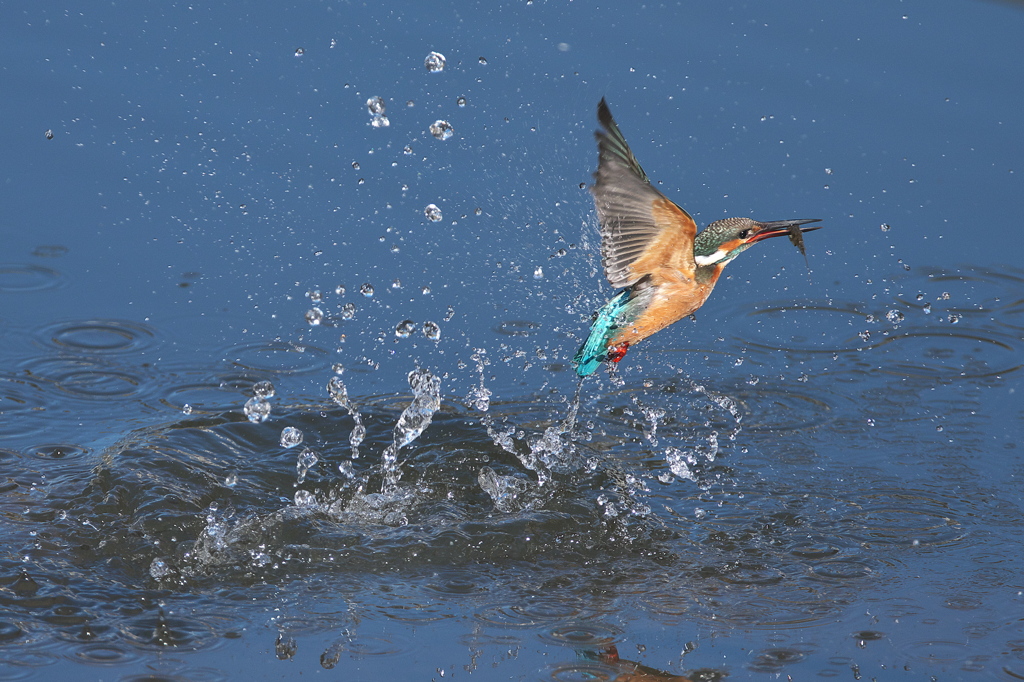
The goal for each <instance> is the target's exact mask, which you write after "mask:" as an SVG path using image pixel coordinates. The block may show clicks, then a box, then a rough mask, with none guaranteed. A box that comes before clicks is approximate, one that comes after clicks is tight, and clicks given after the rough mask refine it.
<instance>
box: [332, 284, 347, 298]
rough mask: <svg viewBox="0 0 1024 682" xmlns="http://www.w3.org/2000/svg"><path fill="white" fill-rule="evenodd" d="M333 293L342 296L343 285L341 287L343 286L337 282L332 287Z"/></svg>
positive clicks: (343, 293) (343, 292)
mask: <svg viewBox="0 0 1024 682" xmlns="http://www.w3.org/2000/svg"><path fill="white" fill-rule="evenodd" d="M334 293H335V294H337V295H338V296H344V295H345V287H343V286H341V285H340V284H339V285H338V286H336V287H334Z"/></svg>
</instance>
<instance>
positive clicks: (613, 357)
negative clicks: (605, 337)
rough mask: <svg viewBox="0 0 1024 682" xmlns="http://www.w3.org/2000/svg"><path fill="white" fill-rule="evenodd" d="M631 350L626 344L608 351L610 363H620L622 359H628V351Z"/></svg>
mask: <svg viewBox="0 0 1024 682" xmlns="http://www.w3.org/2000/svg"><path fill="white" fill-rule="evenodd" d="M627 350H629V344H628V343H624V344H622V345H621V346H616V347H615V348H612V349H610V350H609V351H608V362H618V361H619V360H621V359H622V358H624V357H626V351H627Z"/></svg>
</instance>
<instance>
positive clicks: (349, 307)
mask: <svg viewBox="0 0 1024 682" xmlns="http://www.w3.org/2000/svg"><path fill="white" fill-rule="evenodd" d="M355 316H356V304H355V303H346V304H345V305H343V306H341V319H343V320H351V319H352V318H354V317H355Z"/></svg>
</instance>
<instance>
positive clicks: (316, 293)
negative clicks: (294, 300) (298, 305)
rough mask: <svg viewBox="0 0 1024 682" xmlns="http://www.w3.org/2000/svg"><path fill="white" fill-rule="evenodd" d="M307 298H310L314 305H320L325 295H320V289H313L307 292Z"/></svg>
mask: <svg viewBox="0 0 1024 682" xmlns="http://www.w3.org/2000/svg"><path fill="white" fill-rule="evenodd" d="M306 296H308V297H309V300H310V301H312V302H313V303H319V302H320V301H321V299H323V294H321V293H320V290H319V289H313V290H312V291H307V292H306Z"/></svg>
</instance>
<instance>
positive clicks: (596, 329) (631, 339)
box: [573, 97, 823, 377]
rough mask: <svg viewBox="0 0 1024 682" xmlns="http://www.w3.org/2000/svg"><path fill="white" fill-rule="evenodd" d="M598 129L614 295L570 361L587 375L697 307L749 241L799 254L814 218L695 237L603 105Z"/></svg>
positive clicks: (601, 209)
mask: <svg viewBox="0 0 1024 682" xmlns="http://www.w3.org/2000/svg"><path fill="white" fill-rule="evenodd" d="M597 120H598V122H599V123H600V124H601V128H602V129H601V130H598V131H597V132H595V133H594V137H596V138H597V150H598V163H597V172H596V173H594V184H593V185H591V187H590V192H591V193H592V194H593V195H594V204H595V205H596V206H597V217H598V221H599V222H600V226H601V263H602V265H603V266H604V273H605V277H607V278H608V281H609V282H610V283H611V285H612V286H613V287H615V288H616V289H620V291H619V292H618V293H617V294H616V295H615V296H614V297H612V299H611V300H610V301H608V303H606V304H605V305H604V307H603V308H601V309H600V310H599V311H598V312H597V314H596V316H595V319H594V323H593V324H592V325H591V327H590V335H589V336H588V337H587V340H586V341H585V342H584V343H583V345H582V346H580V349H579V351H577V352H576V356H575V357H574V358H573V364H574V365H575V366H576V374H578V375H579V376H581V377H586V376H590V375H591V374H593V373H594V372H596V371H597V368H598V367H599V366H600V365H601V363H602V362H605V361H607V362H613V363H617V362H619V361H620V360H621V359H622V358H623V357H624V356H625V355H626V351H627V350H628V349H629V348H630V347H631V346H633V345H635V344H636V343H637V342H639V341H642V340H643V339H646V338H647V337H648V336H651V335H652V334H654V333H655V332H658V331H660V330H662V329H664V328H665V327H667V326H669V325H670V324H672V323H673V322H676V321H677V320H681V319H682V318H684V317H686V316H687V315H692V314H693V312H694V311H695V310H697V309H698V308H700V307H701V306H702V305H704V301H706V300H707V299H708V296H710V295H711V290H712V289H714V288H715V282H717V281H718V278H719V277H720V276H721V274H722V270H724V269H725V266H726V265H727V264H728V263H729V262H730V261H731V260H732V259H733V258H735V257H736V256H738V255H740V253H742V252H743V251H746V250H747V249H749V248H750V247H751V246H753V245H754V244H756V243H757V242H760V241H764V240H765V239H769V238H771V237H781V236H783V235H788V236H789V238H790V241H792V242H793V244H794V246H796V247H797V248H799V249H800V251H801V252H803V250H804V244H803V233H804V232H810V231H811V230H817V229H820V228H821V227H823V226H822V225H816V226H813V227H804V226H805V225H807V224H808V223H818V222H821V219H820V218H812V219H797V220H776V221H771V222H759V221H757V220H754V219H752V218H726V219H725V220H716V221H715V222H713V223H711V224H710V225H708V226H707V227H706V228H705V229H703V230H702V231H701V232H700V234H697V225H696V223H694V222H693V218H691V217H690V214H689V213H687V212H686V211H685V210H683V209H682V208H681V207H679V206H678V205H676V204H675V203H674V202H672V201H671V200H670V199H668V197H666V196H665V195H664V194H662V193H661V192H659V191H658V190H657V189H655V188H654V187H652V186H651V181H650V180H649V179H648V178H647V174H646V173H644V169H643V168H641V167H640V164H639V163H638V162H637V160H636V157H635V156H633V152H632V150H630V148H629V145H628V144H627V143H626V138H625V137H624V136H623V135H622V132H621V131H620V130H619V126H618V124H616V123H615V119H614V118H612V112H611V110H610V109H609V108H608V103H607V102H606V101H605V100H604V98H603V97H602V98H601V102H600V103H599V104H598V105H597Z"/></svg>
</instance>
